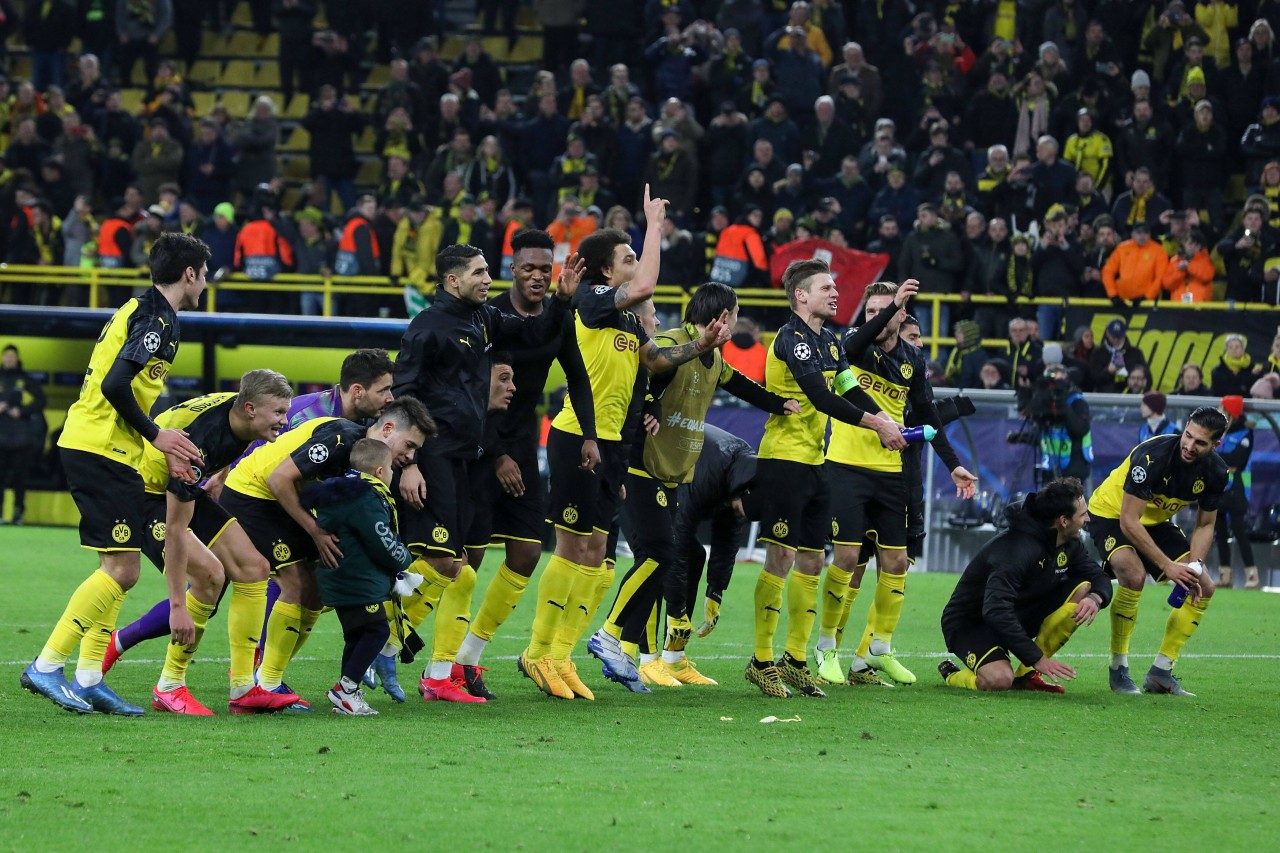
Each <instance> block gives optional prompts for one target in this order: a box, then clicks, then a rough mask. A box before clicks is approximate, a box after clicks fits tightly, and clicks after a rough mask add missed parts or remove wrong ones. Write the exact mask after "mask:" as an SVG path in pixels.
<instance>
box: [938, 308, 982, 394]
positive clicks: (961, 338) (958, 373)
mask: <svg viewBox="0 0 1280 853" xmlns="http://www.w3.org/2000/svg"><path fill="white" fill-rule="evenodd" d="M921 328H927V327H921ZM955 338H956V345H955V348H954V349H952V350H951V358H950V359H949V360H948V361H947V369H946V377H947V381H948V382H949V383H950V384H951V386H952V387H954V388H981V387H982V368H983V366H984V365H986V364H987V363H988V362H989V361H990V360H991V356H990V354H989V353H988V352H987V351H986V350H985V349H983V347H982V331H981V330H980V329H979V328H978V324H977V323H975V322H974V321H972V320H961V321H960V322H958V323H956V331H955Z"/></svg>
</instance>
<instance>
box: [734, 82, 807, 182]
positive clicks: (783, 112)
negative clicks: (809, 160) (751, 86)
mask: <svg viewBox="0 0 1280 853" xmlns="http://www.w3.org/2000/svg"><path fill="white" fill-rule="evenodd" d="M747 140H748V141H749V142H750V143H751V144H752V145H753V146H754V145H755V144H756V143H757V142H759V141H760V140H764V141H766V142H768V143H769V144H770V146H771V149H770V150H771V151H772V152H773V154H774V155H776V156H777V157H780V158H782V159H783V160H785V161H788V162H796V161H798V160H799V159H800V153H801V139H800V129H799V127H797V126H796V123H795V122H794V121H792V120H791V119H790V118H788V117H787V107H786V104H785V103H784V102H783V99H782V97H781V96H780V95H774V96H773V97H771V98H770V99H769V105H768V106H767V107H766V108H765V111H764V115H762V116H760V118H758V119H756V120H755V121H753V122H751V124H750V125H749V126H748V127H747ZM757 162H761V165H765V166H766V167H767V164H766V163H765V162H763V161H760V159H759V158H757Z"/></svg>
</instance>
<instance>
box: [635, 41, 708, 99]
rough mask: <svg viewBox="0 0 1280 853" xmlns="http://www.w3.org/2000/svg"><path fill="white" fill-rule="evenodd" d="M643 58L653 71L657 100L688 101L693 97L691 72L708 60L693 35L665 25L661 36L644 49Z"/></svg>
mask: <svg viewBox="0 0 1280 853" xmlns="http://www.w3.org/2000/svg"><path fill="white" fill-rule="evenodd" d="M696 26H699V25H695V27H696ZM691 29H693V28H691ZM644 58H645V61H646V62H647V63H648V64H649V66H650V67H651V68H652V69H653V72H652V73H653V91H654V94H655V95H656V97H657V98H658V99H659V100H666V99H667V98H677V99H679V100H681V101H688V100H690V99H691V98H692V97H693V85H692V81H693V72H694V69H695V68H696V67H698V66H699V65H702V64H703V63H704V62H706V61H707V60H708V59H709V58H710V57H709V55H708V54H707V52H706V51H705V50H704V49H703V48H702V45H701V44H700V43H699V40H698V39H697V38H696V37H695V36H694V33H693V32H689V31H686V32H681V31H680V29H679V27H678V26H675V25H668V26H667V29H666V33H665V35H663V36H662V37H661V38H659V39H658V40H657V41H655V42H653V43H652V44H650V45H649V46H648V47H647V48H646V49H645V52H644Z"/></svg>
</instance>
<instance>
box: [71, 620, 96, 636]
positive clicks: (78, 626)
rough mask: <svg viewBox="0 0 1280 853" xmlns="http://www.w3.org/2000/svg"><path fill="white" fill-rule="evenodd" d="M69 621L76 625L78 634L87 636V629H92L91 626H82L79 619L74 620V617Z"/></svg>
mask: <svg viewBox="0 0 1280 853" xmlns="http://www.w3.org/2000/svg"><path fill="white" fill-rule="evenodd" d="M71 621H72V622H74V623H76V627H77V628H79V629H80V633H82V634H87V633H89V629H90V628H92V627H93V626H92V625H86V624H84V623H83V622H81V621H80V620H79V619H76V618H74V617H72V619H71Z"/></svg>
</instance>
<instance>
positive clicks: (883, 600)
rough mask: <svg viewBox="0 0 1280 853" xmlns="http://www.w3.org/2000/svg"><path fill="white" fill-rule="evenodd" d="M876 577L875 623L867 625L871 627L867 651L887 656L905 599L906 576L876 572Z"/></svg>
mask: <svg viewBox="0 0 1280 853" xmlns="http://www.w3.org/2000/svg"><path fill="white" fill-rule="evenodd" d="M877 575H878V577H877V578H876V609H875V621H873V622H869V623H868V624H869V625H871V645H870V647H869V649H870V651H871V654H873V655H887V654H889V652H890V650H891V646H890V643H892V641H893V632H894V630H895V629H896V628H897V627H898V620H899V619H900V618H901V617H902V605H903V602H905V601H906V598H907V576H906V575H905V574H903V575H891V574H889V573H888V572H878V573H877Z"/></svg>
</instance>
